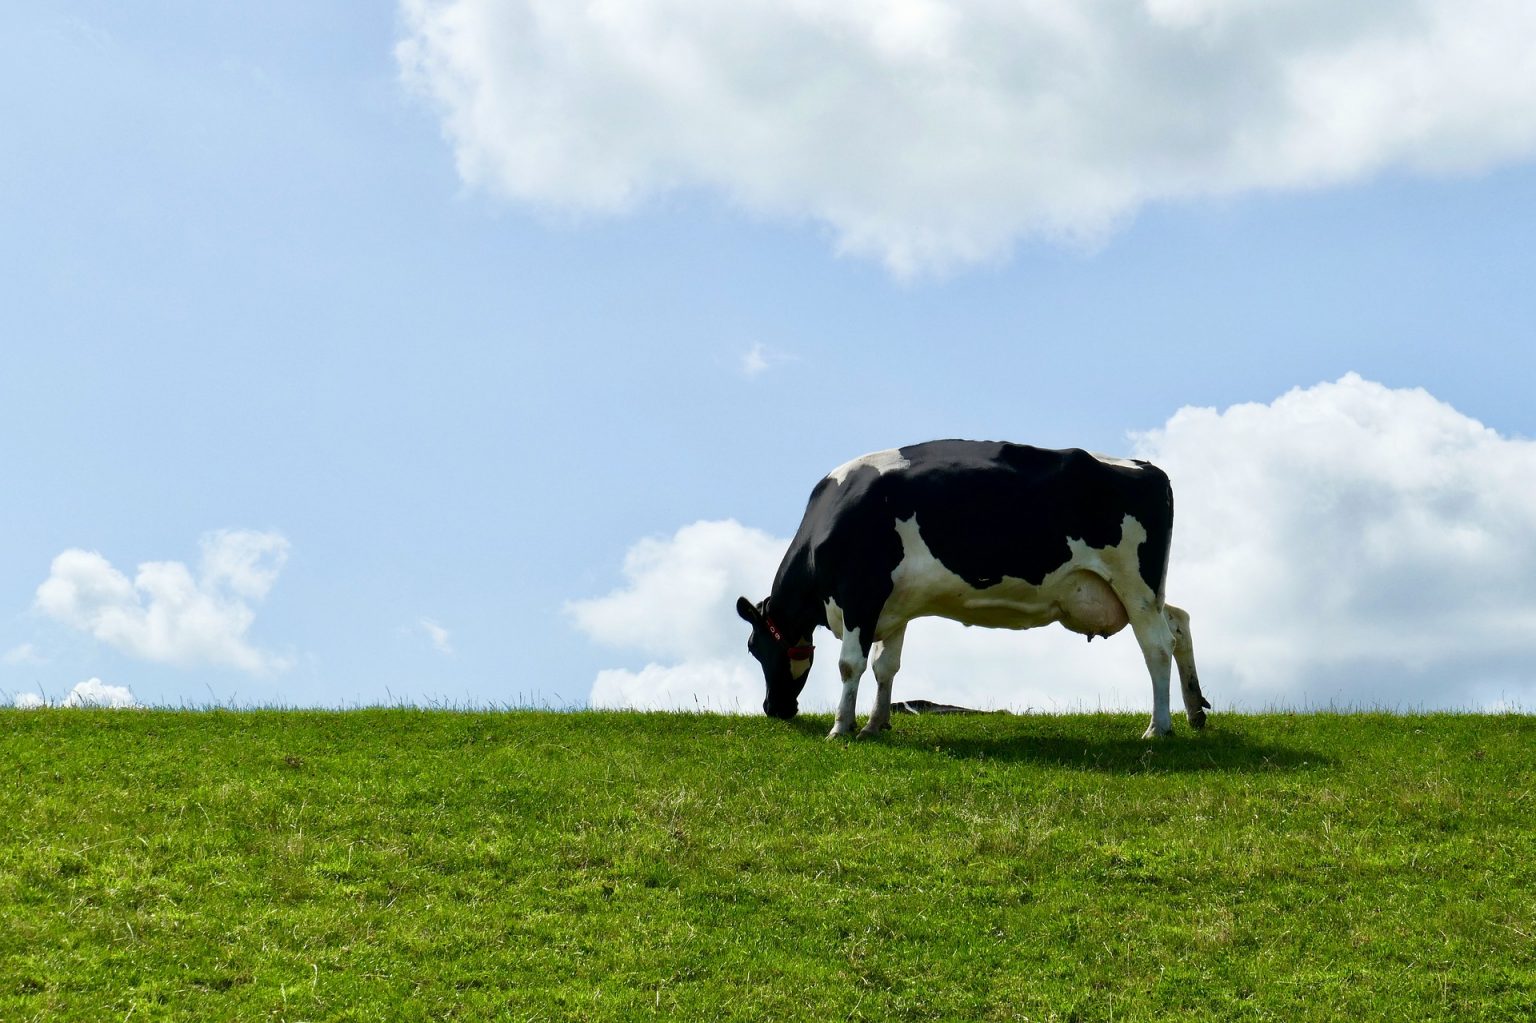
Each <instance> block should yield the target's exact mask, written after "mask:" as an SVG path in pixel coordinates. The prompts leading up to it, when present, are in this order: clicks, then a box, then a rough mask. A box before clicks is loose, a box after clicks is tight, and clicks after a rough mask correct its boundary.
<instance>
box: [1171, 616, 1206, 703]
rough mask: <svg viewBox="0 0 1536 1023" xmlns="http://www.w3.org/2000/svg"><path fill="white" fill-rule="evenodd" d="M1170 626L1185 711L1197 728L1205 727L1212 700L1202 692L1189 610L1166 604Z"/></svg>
mask: <svg viewBox="0 0 1536 1023" xmlns="http://www.w3.org/2000/svg"><path fill="white" fill-rule="evenodd" d="M1163 612H1164V613H1165V614H1166V615H1167V616H1168V627H1169V628H1170V629H1172V630H1173V660H1174V662H1175V663H1176V664H1178V666H1179V687H1180V688H1181V689H1183V690H1184V713H1185V715H1187V716H1188V718H1189V723H1190V725H1192V726H1193V727H1195V728H1204V727H1205V711H1206V708H1207V707H1209V706H1210V705H1211V703H1210V701H1209V700H1207V699H1206V698H1205V696H1204V695H1203V694H1202V693H1201V692H1200V676H1199V675H1198V674H1196V673H1195V642H1194V639H1193V638H1192V637H1191V636H1190V634H1189V612H1187V611H1185V610H1184V609H1183V608H1181V607H1174V606H1173V605H1172V604H1165V605H1164V606H1163Z"/></svg>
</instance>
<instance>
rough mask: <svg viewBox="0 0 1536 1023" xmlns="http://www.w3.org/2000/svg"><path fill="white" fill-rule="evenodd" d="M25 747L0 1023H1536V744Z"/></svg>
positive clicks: (1002, 736)
mask: <svg viewBox="0 0 1536 1023" xmlns="http://www.w3.org/2000/svg"><path fill="white" fill-rule="evenodd" d="M828 724H829V721H828V719H826V718H824V717H823V718H810V719H803V720H802V721H799V722H796V723H794V724H792V725H785V724H783V723H781V722H774V721H769V720H767V719H764V718H734V717H717V716H708V715H643V714H620V713H572V714H557V713H540V712H510V713H455V712H445V711H415V710H405V709H400V710H363V711H350V712H339V713H317V712H298V711H242V712H227V711H211V712H187V711H144V712H135V711H82V710H70V711H57V710H53V711H50V710H42V711H0V765H3V768H4V772H5V775H4V777H5V784H4V786H3V788H0V834H3V845H0V1019H3V1020H6V1021H18V1023H19V1021H24V1020H74V1019H78V1020H124V1019H131V1020H149V1019H187V1020H265V1019H271V1020H391V1021H392V1020H440V1019H466V1020H474V1019H486V1020H490V1019H497V1020H500V1019H506V1020H525V1019H528V1020H543V1019H547V1020H560V1019H593V1020H619V1019H645V1018H686V1019H710V1020H713V1019H740V1020H758V1019H795V1018H803V1019H817V1020H845V1019H870V1020H907V1019H911V1020H917V1019H954V1020H1014V1019H1021V1020H1023V1019H1027V1020H1036V1021H1044V1020H1105V1021H1108V1020H1127V1021H1128V1020H1153V1019H1199V1020H1284V1021H1288V1023H1289V1021H1301V1020H1339V1019H1350V1020H1457V1021H1460V1020H1530V1019H1533V1018H1536V768H1533V752H1536V718H1530V717H1521V716H1499V717H1484V716H1456V715H1433V716H1405V717H1394V716H1387V715H1330V714H1307V715H1264V716H1231V715H1228V716H1219V717H1213V718H1212V723H1211V727H1210V728H1209V729H1208V730H1207V732H1206V733H1205V734H1200V735H1194V734H1191V733H1190V732H1189V731H1188V729H1187V728H1181V731H1180V734H1179V735H1178V736H1176V737H1175V738H1174V739H1172V740H1166V741H1163V742H1159V743H1148V742H1143V741H1141V740H1139V739H1138V738H1137V736H1138V735H1139V734H1140V732H1141V729H1142V728H1143V726H1144V725H1145V721H1144V719H1142V718H1141V717H1139V716H1131V715H1083V716H1068V717H1043V716H1042V717H1034V716H1031V717H1010V716H1004V715H998V716H978V717H947V718H904V719H900V720H899V721H898V722H897V727H896V729H895V730H894V731H893V732H891V733H889V734H888V735H887V737H886V738H885V739H883V740H880V741H877V742H872V743H855V744H851V745H850V744H843V743H829V742H826V741H824V740H823V739H822V738H821V735H822V733H824V732H825V731H826V729H827V727H828Z"/></svg>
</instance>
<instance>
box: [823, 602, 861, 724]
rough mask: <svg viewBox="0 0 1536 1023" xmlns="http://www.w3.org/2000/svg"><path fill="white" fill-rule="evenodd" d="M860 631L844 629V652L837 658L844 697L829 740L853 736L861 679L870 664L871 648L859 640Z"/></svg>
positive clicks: (845, 627) (838, 707)
mask: <svg viewBox="0 0 1536 1023" xmlns="http://www.w3.org/2000/svg"><path fill="white" fill-rule="evenodd" d="M860 631H861V630H859V629H850V628H848V627H847V626H844V628H843V650H842V653H840V654H839V655H838V658H837V670H838V672H839V673H841V674H842V676H843V697H842V699H840V700H838V701H837V718H836V720H834V721H833V722H832V731H830V732H828V733H827V738H828V739H839V738H847V737H849V736H851V735H853V709H854V704H855V703H856V702H857V701H858V698H859V678H860V677H861V676H862V675H863V674H864V667H865V665H867V664H868V663H869V647H868V646H866V645H865V644H864V643H863V642H862V641H861V640H860V639H859V632H860Z"/></svg>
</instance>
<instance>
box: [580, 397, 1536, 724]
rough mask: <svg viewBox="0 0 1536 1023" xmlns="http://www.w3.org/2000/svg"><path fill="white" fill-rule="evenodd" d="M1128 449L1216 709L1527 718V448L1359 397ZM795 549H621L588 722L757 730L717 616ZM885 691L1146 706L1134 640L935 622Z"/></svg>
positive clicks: (752, 668)
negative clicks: (1163, 529) (638, 719)
mask: <svg viewBox="0 0 1536 1023" xmlns="http://www.w3.org/2000/svg"><path fill="white" fill-rule="evenodd" d="M1132 447H1133V449H1134V453H1135V454H1136V455H1137V456H1139V457H1143V458H1150V459H1151V460H1153V461H1155V462H1157V463H1158V464H1159V465H1161V466H1163V468H1165V469H1166V470H1167V471H1168V473H1169V475H1170V476H1171V477H1172V478H1173V481H1174V489H1175V492H1176V495H1177V508H1178V510H1177V524H1176V526H1175V530H1174V533H1175V536H1174V550H1173V562H1172V565H1171V567H1170V569H1169V581H1168V592H1169V599H1170V600H1171V601H1172V602H1173V603H1175V604H1178V605H1180V606H1181V607H1184V608H1185V609H1187V610H1188V611H1189V612H1190V614H1191V615H1192V617H1193V631H1194V635H1195V647H1196V654H1197V658H1198V660H1199V662H1200V669H1201V676H1202V679H1203V683H1204V686H1205V690H1206V694H1207V695H1208V696H1209V697H1210V698H1211V699H1212V700H1213V702H1215V703H1216V704H1217V706H1218V708H1222V707H1244V708H1248V709H1264V708H1266V707H1271V706H1286V707H1318V706H1329V705H1337V706H1343V707H1362V706H1363V707H1387V708H1402V709H1411V708H1417V707H1452V708H1477V709H1484V710H1499V709H1506V708H1509V707H1525V708H1530V707H1532V706H1536V491H1533V490H1532V488H1531V486H1530V480H1531V479H1533V478H1536V442H1533V441H1529V440H1523V439H1516V438H1509V437H1503V436H1501V435H1499V434H1498V433H1497V432H1496V431H1494V430H1492V429H1490V428H1488V427H1486V426H1484V425H1482V424H1480V423H1478V422H1476V421H1475V420H1472V419H1470V418H1468V417H1467V416H1465V415H1463V414H1462V413H1460V412H1458V411H1457V410H1456V409H1454V408H1452V407H1451V406H1449V405H1447V404H1445V403H1444V402H1441V401H1438V400H1436V399H1435V398H1434V397H1433V396H1431V395H1430V394H1428V393H1426V392H1425V391H1423V390H1413V389H1390V388H1387V387H1384V386H1382V385H1380V384H1376V383H1372V382H1370V381H1367V380H1363V379H1361V378H1360V377H1359V376H1356V375H1353V374H1351V375H1348V376H1345V377H1344V378H1342V379H1340V380H1338V381H1335V382H1332V383H1325V384H1319V385H1317V386H1315V387H1310V388H1305V389H1297V390H1294V391H1291V392H1290V393H1288V394H1285V395H1283V396H1281V397H1280V398H1278V399H1276V400H1275V401H1273V402H1270V403H1268V404H1246V405H1237V406H1233V407H1232V408H1229V409H1226V410H1222V411H1218V410H1216V409H1201V408H1184V409H1180V410H1179V411H1178V412H1177V413H1175V414H1174V415H1173V416H1172V417H1171V418H1170V419H1169V420H1168V421H1167V423H1165V424H1164V425H1163V426H1162V427H1160V428H1158V429H1155V430H1150V431H1146V432H1144V433H1139V434H1136V435H1134V437H1133V438H1132ZM787 544H788V541H787V540H786V539H783V538H775V537H771V536H768V535H767V534H764V533H761V532H759V531H757V530H751V529H748V528H746V527H744V526H741V525H739V524H737V523H735V522H701V523H696V524H694V525H692V526H688V527H686V528H684V529H682V530H679V531H678V533H677V534H676V535H675V536H673V537H671V538H667V539H650V540H645V541H642V542H641V543H640V544H638V545H636V547H635V548H634V549H633V550H632V551H631V552H630V556H629V558H628V560H627V561H626V565H625V573H624V574H625V581H624V584H623V585H622V586H620V587H619V588H618V589H616V590H615V591H614V592H613V593H611V594H609V595H608V596H606V597H601V598H597V599H595V600H590V601H581V602H577V603H575V604H573V605H570V606H571V607H572V608H573V609H579V612H578V613H577V614H576V622H577V624H578V625H579V626H580V627H581V628H582V629H583V631H585V632H586V633H587V634H588V635H589V636H591V637H592V638H593V639H595V640H597V641H599V642H601V643H603V644H605V645H609V646H613V647H619V648H628V649H635V650H639V651H641V652H643V653H644V654H645V655H646V656H647V657H648V658H650V659H651V663H649V664H647V665H646V666H645V667H643V668H641V669H639V670H629V669H623V668H615V669H610V670H607V671H604V672H602V673H600V674H599V676H598V678H597V679H596V681H595V684H594V686H593V692H592V702H593V703H594V705H599V706H638V707H679V708H693V707H696V706H701V705H702V706H710V707H714V708H717V709H726V710H731V709H745V710H753V709H755V708H756V707H757V706H758V705H759V703H760V702H761V700H762V679H761V675H760V674H758V673H757V670H756V665H755V663H754V662H752V661H751V659H750V658H749V657H748V655H747V654H746V652H745V649H744V643H745V640H746V626H745V625H744V624H742V623H741V622H740V621H739V620H737V619H736V617H735V614H734V610H733V609H732V607H731V604H732V601H734V599H735V597H736V596H737V595H738V594H741V593H744V594H747V595H748V596H751V597H752V598H753V599H757V598H759V597H761V596H763V595H764V594H765V593H766V591H767V589H768V587H769V585H770V583H771V580H772V578H773V572H774V569H775V568H776V567H777V563H778V559H779V558H780V557H781V556H782V554H783V551H784V549H785V547H786V546H787ZM674 609H675V610H674ZM834 642H835V641H833V640H832V638H831V637H830V635H829V634H827V633H825V632H819V633H818V643H819V644H820V647H821V649H822V650H823V654H824V655H823V656H822V657H820V658H818V659H817V662H816V665H815V667H814V668H813V669H812V674H811V678H810V682H809V683H808V685H807V689H806V693H805V694H804V696H803V697H802V701H801V703H802V706H804V707H806V708H807V709H820V710H828V709H831V707H832V706H833V705H834V703H835V702H836V695H837V691H838V682H837V677H836V674H837V673H836V664H835V657H833V656H827V655H826V654H828V653H830V651H831V650H833V649H835V646H834V645H833V644H834ZM897 690H898V695H897V698H898V699H902V698H908V699H910V698H918V697H925V698H930V699H938V700H942V701H945V702H952V703H967V704H970V705H973V706H978V707H989V708H990V707H1005V708H1012V709H1016V710H1022V709H1026V708H1033V709H1035V710H1071V709H1080V708H1081V709H1099V708H1103V709H1137V710H1146V709H1148V708H1149V707H1150V703H1151V696H1150V686H1149V683H1148V681H1147V678H1146V669H1145V667H1144V666H1143V664H1142V661H1141V656H1140V652H1139V651H1138V649H1137V647H1136V644H1135V641H1134V639H1132V638H1131V636H1130V632H1129V630H1127V631H1126V632H1123V633H1121V634H1120V635H1118V636H1115V637H1112V638H1111V639H1109V640H1102V641H1096V642H1093V643H1091V644H1089V643H1085V642H1084V641H1083V639H1082V638H1081V637H1078V636H1075V635H1073V634H1071V633H1068V632H1066V631H1065V630H1062V629H1055V628H1052V629H1041V630H1034V631H1030V632H1024V633H1015V632H1008V631H1004V630H996V631H994V630H986V629H966V628H963V627H961V626H958V625H955V624H953V623H950V622H944V621H940V620H937V619H922V620H919V621H916V622H914V623H912V626H911V628H910V629H909V630H908V638H907V643H906V646H905V651H904V655H903V667H902V672H901V675H900V676H899V677H898V679H897ZM872 691H873V683H872V681H870V680H866V684H865V686H864V687H863V690H862V691H861V696H862V703H863V704H864V705H865V706H867V704H868V702H869V700H870V699H871V698H872ZM1174 701H1175V704H1176V705H1177V702H1178V697H1177V691H1176V690H1175V695H1174Z"/></svg>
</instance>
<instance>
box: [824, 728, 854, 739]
mask: <svg viewBox="0 0 1536 1023" xmlns="http://www.w3.org/2000/svg"><path fill="white" fill-rule="evenodd" d="M851 738H853V729H851V728H839V727H838V726H837V725H833V726H832V731H830V732H828V733H827V741H828V742H831V741H832V740H833V739H851Z"/></svg>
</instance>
